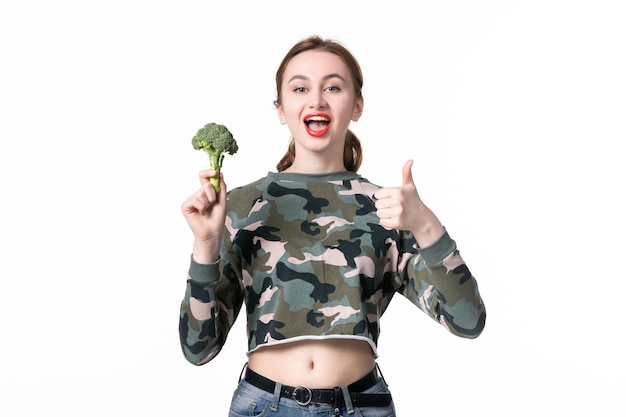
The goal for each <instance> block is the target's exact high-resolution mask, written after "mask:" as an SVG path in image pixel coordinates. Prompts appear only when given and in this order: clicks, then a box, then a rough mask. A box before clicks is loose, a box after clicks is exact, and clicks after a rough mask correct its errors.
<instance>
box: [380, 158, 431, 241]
mask: <svg viewBox="0 0 626 417" xmlns="http://www.w3.org/2000/svg"><path fill="white" fill-rule="evenodd" d="M412 166H413V160H408V161H407V162H406V163H405V164H404V167H403V168H402V186H400V187H385V188H381V189H380V190H378V191H377V192H376V193H375V194H374V197H376V210H377V214H378V217H379V218H380V224H381V226H384V227H387V228H390V229H398V230H410V231H411V232H412V233H413V235H414V236H415V238H416V239H417V242H418V243H419V245H420V247H426V246H429V245H430V244H432V243H434V242H435V241H436V240H437V239H439V238H440V237H441V235H442V234H443V226H442V225H441V222H440V221H439V219H437V216H435V214H434V213H433V212H432V211H431V210H430V209H429V208H428V207H426V205H425V204H424V202H423V201H422V199H421V198H420V196H419V194H418V192H417V187H415V182H414V181H413V174H412V173H411V168H412Z"/></svg>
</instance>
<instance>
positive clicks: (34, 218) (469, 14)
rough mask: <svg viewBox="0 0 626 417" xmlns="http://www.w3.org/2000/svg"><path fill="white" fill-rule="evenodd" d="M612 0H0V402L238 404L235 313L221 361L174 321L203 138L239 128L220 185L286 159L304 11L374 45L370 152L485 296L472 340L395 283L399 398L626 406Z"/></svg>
mask: <svg viewBox="0 0 626 417" xmlns="http://www.w3.org/2000/svg"><path fill="white" fill-rule="evenodd" d="M621 4H622V3H621V2H619V1H614V2H611V1H495V0H494V1H438V2H425V1H418V2H404V1H395V0H386V1H385V2H374V1H371V2H368V1H349V0H346V1H339V0H334V1H323V0H322V1H316V2H296V1H292V0H290V1H286V0H285V1H230V2H225V1H219V2H209V1H178V2H173V1H169V2H166V1H155V0H153V1H133V0H127V1H116V0H113V1H107V2H104V1H102V2H98V1H69V0H66V1H60V0H59V1H43V0H41V1H20V2H17V1H6V2H2V5H1V6H0V46H1V54H2V57H1V60H2V61H1V62H2V64H1V65H0V118H1V123H0V135H1V142H0V143H1V149H0V181H1V183H0V184H1V188H0V191H1V195H2V203H1V205H0V210H1V212H0V213H1V215H0V244H1V248H0V249H1V252H0V256H1V261H0V279H1V280H0V326H1V327H0V331H1V332H2V333H1V334H2V342H1V347H0V349H1V351H0V353H1V354H0V415H2V416H7V417H20V416H36V415H52V416H64V417H65V416H66V417H74V416H76V417H92V416H107V417H111V416H133V417H134V416H150V417H156V416H168V417H169V416H185V415H187V416H191V415H194V416H216V417H217V416H225V415H226V414H227V409H228V404H229V401H230V396H231V394H232V391H233V389H234V388H235V385H236V382H237V378H238V375H239V371H240V369H241V367H242V365H243V363H244V362H245V359H246V358H245V347H246V342H245V336H244V332H245V330H244V327H243V324H244V323H243V320H241V318H242V317H243V316H241V317H240V320H239V321H238V322H237V324H236V328H235V329H234V330H233V332H232V334H231V337H230V339H229V340H228V342H227V345H226V348H225V350H224V351H223V352H222V353H221V354H220V355H219V356H218V357H217V358H216V359H215V360H214V361H213V362H211V363H209V364H208V365H205V366H203V367H195V366H193V365H190V364H188V363H187V362H186V361H185V360H184V358H183V356H182V353H181V351H180V347H179V342H178V329H177V326H178V307H179V303H180V300H181V298H182V295H183V292H184V286H185V276H186V271H187V267H188V260H189V254H190V251H191V233H190V232H189V230H188V228H187V225H186V223H185V221H184V218H183V217H182V215H181V214H180V209H179V207H180V204H181V203H182V201H183V200H184V199H185V198H186V197H187V195H189V194H191V193H192V192H193V191H194V190H195V189H196V186H197V172H198V171H199V170H200V169H202V168H204V167H206V165H207V158H206V156H205V155H203V154H201V153H200V152H198V151H195V150H193V148H192V147H191V144H190V141H191V137H192V136H193V134H195V132H196V130H197V129H198V128H199V127H201V126H203V125H204V124H205V123H207V122H209V121H215V122H218V123H223V124H226V125H227V126H229V128H230V129H231V130H232V131H233V133H234V134H235V137H236V139H237V141H238V143H239V145H240V151H239V152H238V154H237V155H235V156H227V158H226V160H225V162H224V164H225V167H224V169H225V175H226V180H227V183H228V185H229V186H230V187H233V186H236V185H243V184H244V183H247V182H249V181H252V180H255V179H257V178H258V177H260V176H262V175H264V174H265V173H266V172H267V171H269V170H274V167H275V164H276V162H277V161H278V159H279V158H280V156H282V154H283V152H284V150H285V147H286V144H287V141H288V138H289V133H288V131H287V130H286V127H283V126H281V125H280V124H279V122H278V119H277V117H276V114H275V110H274V109H273V107H272V101H273V99H274V94H275V86H274V75H275V71H276V68H277V67H278V64H279V62H280V60H281V59H282V57H283V55H284V54H285V53H286V52H287V50H288V49H289V48H290V47H291V45H292V44H294V43H295V42H297V41H299V40H300V39H302V38H304V37H306V36H308V35H310V34H314V33H315V34H320V35H322V36H325V37H331V38H334V39H337V40H339V41H341V42H343V43H344V44H345V45H347V46H348V48H349V49H350V50H351V51H352V52H353V53H354V54H355V55H356V57H357V58H358V59H359V61H360V63H361V65H362V67H363V71H364V74H365V87H364V95H365V103H366V105H365V113H364V115H363V117H362V119H361V120H360V121H359V122H358V123H356V124H353V126H352V127H353V130H354V131H355V132H356V133H357V135H358V136H359V137H360V138H361V140H362V141H363V144H364V151H365V161H364V164H363V167H362V169H361V171H360V172H361V174H362V175H364V176H365V177H366V178H368V179H370V180H371V181H373V182H375V183H378V184H381V185H399V183H400V180H401V167H402V164H403V163H404V162H405V161H406V160H407V159H408V158H413V159H415V161H416V163H415V165H414V170H413V175H414V178H415V181H416V183H417V185H418V189H419V190H420V193H421V195H422V198H423V199H424V200H425V201H426V203H427V204H428V205H429V206H430V207H431V208H432V209H433V210H434V211H435V212H436V213H437V214H438V215H439V217H440V218H441V219H442V221H443V222H444V224H445V225H446V226H447V228H448V230H449V231H450V233H451V235H452V237H453V238H454V239H455V240H456V241H457V243H458V245H459V249H460V250H461V253H462V255H463V257H464V258H465V260H466V262H467V263H468V265H469V267H470V269H471V270H472V272H473V273H474V275H475V276H476V277H477V279H478V280H479V285H480V289H481V291H482V294H483V296H484V299H485V302H486V305H487V310H488V318H487V327H486V330H485V332H484V333H483V335H482V336H481V337H480V338H479V339H477V340H472V341H469V340H463V339H458V338H455V337H453V336H451V335H450V334H448V333H446V332H445V331H444V330H443V329H442V328H441V327H439V326H437V325H436V324H435V323H434V322H432V321H430V320H429V319H427V318H426V316H425V315H423V314H422V313H420V312H419V311H418V310H417V309H416V308H415V307H413V306H412V305H410V304H409V303H408V302H407V301H406V300H405V299H403V298H401V297H397V298H395V299H394V302H393V303H392V305H391V307H390V309H389V310H388V312H387V314H386V315H385V316H384V318H383V321H382V335H381V340H380V346H379V347H380V355H381V357H380V361H379V363H380V365H381V367H382V370H383V373H384V375H385V377H386V379H387V381H388V383H389V384H390V386H391V389H392V391H393V394H394V398H395V402H396V406H397V411H398V415H399V416H402V417H412V416H421V415H435V414H436V415H438V416H455V415H464V416H528V415H533V416H548V415H561V416H564V415H585V416H591V415H607V416H625V415H626V409H625V408H626V407H625V406H624V405H623V401H622V399H623V392H624V389H625V388H626V377H625V376H624V374H625V371H626V368H625V360H624V353H623V352H624V349H625V348H626V344H625V342H624V337H623V333H624V328H625V325H624V313H625V310H624V308H623V306H622V305H623V303H624V300H625V298H626V293H625V291H626V285H625V284H624V282H625V280H626V271H625V269H624V266H623V263H624V257H623V253H624V251H623V242H624V232H625V231H626V230H625V229H626V228H625V224H624V211H625V209H626V207H625V204H624V199H623V194H624V185H623V184H624V178H625V174H626V172H625V171H626V170H625V169H624V151H623V143H624V140H625V139H626V134H625V133H626V129H625V117H624V116H625V115H626V101H625V97H626V82H625V79H626V77H625V76H624V74H626V54H625V52H626V48H625V42H624V39H626V29H625V27H626V26H625V25H624V21H625V18H626V14H625V13H624V10H623V8H622V7H621Z"/></svg>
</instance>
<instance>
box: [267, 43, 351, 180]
mask: <svg viewBox="0 0 626 417" xmlns="http://www.w3.org/2000/svg"><path fill="white" fill-rule="evenodd" d="M311 50H318V51H325V52H330V53H333V54H335V55H337V56H338V57H339V58H341V60H342V61H343V62H344V64H346V66H347V67H348V70H349V71H350V74H351V75H352V84H353V86H354V92H355V94H356V97H361V90H362V89H363V74H362V73H361V67H360V65H359V63H358V61H357V60H356V58H354V56H353V55H352V54H351V53H350V51H348V49H346V47H344V46H343V45H341V44H340V43H339V42H337V41H333V40H330V39H322V38H321V37H319V36H315V35H314V36H310V37H308V38H306V39H303V40H301V41H300V42H298V43H297V44H295V45H294V46H293V47H292V48H291V49H290V50H289V52H287V55H285V57H284V58H283V61H282V62H281V63H280V66H279V67H278V71H276V100H275V101H274V106H276V107H279V106H280V97H281V96H280V93H281V89H282V88H281V87H282V82H283V75H284V74H285V70H286V69H287V65H288V64H289V62H290V61H291V59H292V58H293V57H295V56H296V55H298V54H300V53H302V52H306V51H311ZM295 157H296V145H295V142H294V140H293V139H291V142H290V143H289V148H288V149H287V152H286V153H285V155H284V156H283V157H282V159H281V160H280V162H278V164H276V169H277V170H278V171H279V172H280V171H284V170H286V169H287V168H289V167H290V166H291V164H293V161H294V158H295ZM362 160H363V152H362V150H361V142H360V141H359V138H357V137H356V135H355V134H354V133H353V132H352V131H351V130H350V129H348V132H347V133H346V141H345V144H344V147H343V165H344V166H345V168H346V169H347V170H348V171H352V172H356V171H357V170H358V169H359V167H360V166H361V161H362Z"/></svg>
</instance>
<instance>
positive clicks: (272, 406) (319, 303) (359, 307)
mask: <svg viewBox="0 0 626 417" xmlns="http://www.w3.org/2000/svg"><path fill="white" fill-rule="evenodd" d="M362 84H363V78H362V74H361V69H360V67H359V64H358V62H357V61H356V60H355V59H354V57H353V56H352V55H351V53H350V52H349V51H348V50H347V49H346V48H345V47H343V46H342V45H341V44H339V43H337V42H334V41H331V40H325V39H321V38H319V37H316V36H313V37H310V38H307V39H304V40H302V41H301V42H299V43H297V44H296V45H294V46H293V48H292V49H291V50H290V51H289V52H288V53H287V55H286V56H285V58H284V59H283V61H282V63H281V65H280V67H279V68H278V71H277V74H276V88H277V98H276V101H275V105H276V108H277V110H278V116H279V119H280V121H281V123H283V124H286V125H287V126H288V127H289V130H290V131H291V134H292V136H293V139H292V142H291V144H290V146H289V149H288V151H287V153H286V154H285V156H284V157H283V158H282V160H281V161H280V162H279V163H278V165H277V172H270V173H268V174H267V176H265V177H263V178H261V179H259V180H257V181H255V182H253V183H251V184H248V185H246V186H243V187H239V188H236V189H233V190H231V191H229V192H228V193H227V192H226V185H225V183H224V180H223V178H222V179H221V180H220V181H221V191H220V193H219V194H216V193H215V191H214V189H213V187H212V186H211V185H210V183H209V178H211V177H212V176H214V175H215V172H214V171H213V170H211V169H208V170H205V171H202V172H200V175H199V176H200V183H201V187H200V189H199V190H198V191H197V192H196V193H195V194H193V195H192V196H190V197H189V198H188V199H187V200H186V201H185V202H184V203H183V205H182V212H183V214H184V215H185V217H186V219H187V222H188V224H189V226H190V228H191V230H192V232H193V235H194V242H193V253H192V257H191V265H190V268H189V276H188V280H187V291H186V293H185V297H184V299H183V302H182V305H181V314H180V340H181V345H182V349H183V353H184V355H185V357H186V358H187V360H189V361H190V362H192V363H194V364H196V365H202V364H205V363H207V362H209V361H210V360H211V359H213V358H214V357H215V356H216V355H217V354H218V353H219V352H220V350H221V348H222V347H223V345H224V342H225V340H226V337H227V334H228V332H229V330H230V328H231V326H232V325H233V323H234V322H235V319H236V317H237V315H238V313H239V311H240V309H241V307H242V305H245V307H244V308H245V311H246V315H247V329H248V363H247V367H246V369H245V372H243V373H242V378H241V380H240V383H239V385H238V387H237V389H236V391H235V393H234V396H233V400H232V404H231V411H230V416H260V415H263V416H265V415H269V416H276V417H280V416H309V415H312V414H314V415H316V416H319V417H322V416H340V415H341V416H347V415H354V416H364V417H368V416H394V415H395V412H394V405H393V401H392V398H391V394H390V393H389V390H388V388H387V385H386V383H385V381H384V379H383V378H382V376H381V374H380V373H379V372H378V369H377V366H376V357H377V350H376V346H377V341H378V335H379V319H380V317H381V316H382V314H383V313H384V311H385V309H386V308H387V306H388V304H389V302H390V301H391V298H392V297H393V295H394V294H395V293H396V292H398V293H400V294H402V295H403V296H405V297H407V298H408V299H409V300H411V301H412V302H413V303H414V304H415V305H416V306H417V307H419V308H420V309H421V310H423V311H424V312H425V313H427V314H428V315H429V316H430V317H432V318H433V319H435V320H437V321H438V322H439V323H441V324H442V325H443V327H444V328H445V329H446V330H448V331H449V332H451V333H453V334H455V335H458V336H461V337H467V338H475V337H477V336H478V335H479V334H480V333H481V332H482V330H483V327H484V324H485V317H486V313H485V307H484V305H483V302H482V299H481V297H480V294H479V291H478V286H477V284H476V281H475V279H474V277H473V276H472V275H471V273H470V272H469V269H468V268H467V267H466V265H465V263H464V261H463V260H462V259H461V257H460V255H459V252H458V250H457V248H456V244H455V242H454V241H453V240H452V239H451V238H450V236H449V235H448V233H447V231H446V230H445V229H444V227H443V226H442V224H441V223H440V221H439V220H438V218H437V217H436V216H435V214H434V213H433V212H432V211H431V210H430V209H429V208H428V207H427V206H425V205H424V203H423V202H422V200H421V199H420V197H419V195H418V193H417V190H416V188H415V185H414V183H413V179H412V175H411V166H412V161H408V162H407V163H406V164H405V165H404V167H403V168H402V173H403V183H402V185H401V186H400V187H391V188H381V187H378V186H376V185H374V184H372V183H370V182H369V181H367V180H366V179H365V178H363V177H361V176H360V175H359V174H357V170H358V168H359V165H360V162H361V156H362V155H361V146H360V143H359V140H358V139H357V138H356V136H355V135H354V134H353V133H352V132H351V131H350V130H349V126H350V123H351V122H356V121H357V120H358V119H359V117H360V116H361V113H362V111H363V97H362V95H361V87H362Z"/></svg>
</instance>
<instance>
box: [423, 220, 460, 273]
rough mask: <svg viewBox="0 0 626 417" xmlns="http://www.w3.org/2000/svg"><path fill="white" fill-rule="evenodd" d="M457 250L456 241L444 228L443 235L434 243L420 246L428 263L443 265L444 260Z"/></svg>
mask: <svg viewBox="0 0 626 417" xmlns="http://www.w3.org/2000/svg"><path fill="white" fill-rule="evenodd" d="M455 250H456V242H455V241H454V240H452V238H451V237H450V235H449V234H448V231H447V230H446V229H445V228H444V231H443V235H441V237H440V238H439V240H437V241H436V242H435V243H433V244H432V245H430V246H428V247H426V248H420V249H419V251H420V254H421V255H422V258H424V262H426V264H428V265H441V264H443V260H444V259H445V258H447V257H448V255H450V254H451V253H452V252H454V251H455Z"/></svg>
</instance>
